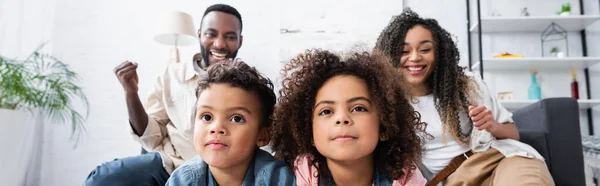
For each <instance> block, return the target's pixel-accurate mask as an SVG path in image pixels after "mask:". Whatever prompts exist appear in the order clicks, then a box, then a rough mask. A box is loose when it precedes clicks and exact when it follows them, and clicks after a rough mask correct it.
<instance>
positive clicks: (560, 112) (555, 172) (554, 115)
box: [513, 98, 585, 185]
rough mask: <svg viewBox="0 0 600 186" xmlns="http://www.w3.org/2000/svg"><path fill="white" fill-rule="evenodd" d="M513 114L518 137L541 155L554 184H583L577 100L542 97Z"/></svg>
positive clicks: (583, 174) (583, 175)
mask: <svg viewBox="0 0 600 186" xmlns="http://www.w3.org/2000/svg"><path fill="white" fill-rule="evenodd" d="M513 114H514V115H513V119H514V121H515V124H516V125H517V128H518V129H519V135H520V136H521V140H520V141H521V142H523V143H527V144H529V145H531V146H532V147H533V148H535V149H536V150H537V151H538V152H539V153H540V154H541V155H542V156H544V158H545V159H546V164H547V165H548V169H550V173H551V174H552V178H553V179H554V182H555V183H556V185H585V173H584V166H583V149H582V145H581V130H580V128H579V105H578V103H577V100H575V99H573V98H548V99H543V100H541V101H538V102H536V103H534V104H532V105H529V106H527V107H525V108H522V109H520V110H517V111H515V112H514V113H513Z"/></svg>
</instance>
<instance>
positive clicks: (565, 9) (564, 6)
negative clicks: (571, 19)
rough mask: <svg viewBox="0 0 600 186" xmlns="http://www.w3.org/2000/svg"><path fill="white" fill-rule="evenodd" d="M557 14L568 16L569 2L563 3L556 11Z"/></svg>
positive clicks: (569, 11) (569, 13) (569, 10)
mask: <svg viewBox="0 0 600 186" xmlns="http://www.w3.org/2000/svg"><path fill="white" fill-rule="evenodd" d="M556 14H557V15H560V16H570V15H571V3H570V2H567V3H563V4H562V6H561V10H560V11H558V12H556Z"/></svg>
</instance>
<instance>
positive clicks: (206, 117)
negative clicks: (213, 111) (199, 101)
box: [200, 114, 212, 121]
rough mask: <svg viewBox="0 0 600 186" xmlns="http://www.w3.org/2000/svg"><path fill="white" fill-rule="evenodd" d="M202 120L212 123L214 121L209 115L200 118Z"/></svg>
mask: <svg viewBox="0 0 600 186" xmlns="http://www.w3.org/2000/svg"><path fill="white" fill-rule="evenodd" d="M200 119H201V120H203V121H211V120H212V116H210V115H208V114H204V115H202V116H200Z"/></svg>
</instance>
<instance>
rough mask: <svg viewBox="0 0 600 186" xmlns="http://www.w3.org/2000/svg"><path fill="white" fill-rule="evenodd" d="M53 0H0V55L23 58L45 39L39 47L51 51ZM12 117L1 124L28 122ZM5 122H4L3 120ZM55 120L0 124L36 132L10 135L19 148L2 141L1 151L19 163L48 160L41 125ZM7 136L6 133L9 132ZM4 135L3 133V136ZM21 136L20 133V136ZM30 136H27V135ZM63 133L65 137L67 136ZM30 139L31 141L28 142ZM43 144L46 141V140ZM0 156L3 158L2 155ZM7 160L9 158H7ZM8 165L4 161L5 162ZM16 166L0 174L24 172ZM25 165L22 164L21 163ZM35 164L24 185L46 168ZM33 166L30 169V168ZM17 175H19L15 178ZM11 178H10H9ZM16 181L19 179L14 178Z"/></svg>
mask: <svg viewBox="0 0 600 186" xmlns="http://www.w3.org/2000/svg"><path fill="white" fill-rule="evenodd" d="M55 4H56V1H55V0H18V1H17V0H0V55H2V56H4V57H9V58H19V59H24V58H26V57H27V56H29V55H30V54H31V52H33V51H34V50H35V49H36V48H37V47H38V46H40V45H41V44H43V43H45V42H48V43H47V44H46V46H45V47H44V48H43V50H42V52H44V53H51V52H52V48H53V45H54V42H53V41H52V35H53V32H54V24H53V22H54V12H55ZM14 119H15V118H0V121H1V122H2V123H3V126H6V125H5V124H8V125H15V124H20V125H27V124H29V123H11V122H10V121H11V120H14ZM4 122H8V123H4ZM56 126H57V125H56V124H55V123H49V122H43V121H41V120H38V121H36V125H30V126H26V127H25V128H23V127H24V126H18V127H13V128H10V127H3V129H2V130H3V131H7V130H11V131H14V132H15V133H16V134H21V133H18V131H19V129H26V130H28V131H29V134H32V135H38V137H32V138H31V139H24V140H22V139H21V138H12V140H20V142H19V143H18V144H19V145H21V146H20V148H22V149H13V148H10V147H13V146H12V145H3V147H7V148H8V149H3V151H2V154H6V155H8V156H9V157H11V158H14V157H13V155H15V154H16V155H18V156H21V157H20V158H19V159H12V160H13V161H15V162H13V163H19V164H20V163H23V162H21V161H20V160H21V159H22V158H26V159H29V158H31V159H30V160H31V161H33V162H41V161H45V162H49V161H51V159H49V158H48V157H45V156H42V154H43V152H45V151H46V150H49V149H50V148H51V146H50V145H44V144H45V143H46V142H47V141H46V142H44V141H43V139H45V137H46V136H47V135H48V134H50V133H51V131H49V130H48V131H43V129H45V128H46V129H47V128H52V127H56ZM9 136H10V135H9ZM4 137H7V136H4ZM21 137H22V136H21ZM30 137H31V136H30ZM67 137H68V136H66V137H65V138H67ZM4 139H6V138H4ZM30 142H34V143H35V144H33V146H32V145H30V144H29V143H30ZM0 143H2V144H5V143H15V142H14V141H10V140H3V141H0ZM46 144H47V143H46ZM22 152H28V154H20V153H22ZM2 158H3V159H4V158H7V157H6V156H2ZM9 161H10V159H9ZM7 166H8V165H7ZM20 166H21V168H19V169H7V170H4V171H2V174H4V176H15V177H19V176H20V175H22V174H24V173H25V172H20V171H25V169H27V168H28V167H26V164H20ZM23 166H25V167H23ZM32 167H34V168H37V170H34V171H32V172H29V173H28V177H31V179H29V180H27V182H26V185H31V184H33V185H38V183H37V181H39V180H40V179H41V178H40V177H41V176H42V175H40V174H39V173H41V171H40V169H44V168H47V167H45V166H44V165H42V164H37V165H35V166H32ZM32 170H33V169H32ZM17 179H20V178H17ZM10 181H13V180H10ZM10 181H9V180H2V183H3V184H12V182H10ZM17 181H19V182H21V181H23V180H17Z"/></svg>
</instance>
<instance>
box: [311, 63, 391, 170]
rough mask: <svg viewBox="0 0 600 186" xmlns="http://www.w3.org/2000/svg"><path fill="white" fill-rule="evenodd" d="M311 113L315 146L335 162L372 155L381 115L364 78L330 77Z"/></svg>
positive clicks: (318, 93) (377, 139) (377, 137)
mask: <svg viewBox="0 0 600 186" xmlns="http://www.w3.org/2000/svg"><path fill="white" fill-rule="evenodd" d="M314 104H315V105H314V108H313V114H312V127H313V139H314V145H315V147H316V148H317V150H318V151H319V153H321V154H322V155H323V156H325V157H326V158H327V159H329V160H334V161H352V160H359V159H362V158H370V157H371V154H372V153H373V151H374V150H375V147H376V146H377V143H378V141H379V138H380V136H379V115H378V111H377V108H376V105H374V104H375V103H374V100H373V99H372V97H371V94H370V93H369V89H368V87H367V84H366V83H365V81H364V80H362V79H360V78H358V77H356V76H351V75H339V76H334V77H332V78H330V79H328V80H327V81H326V82H325V84H323V86H322V87H321V88H320V89H319V91H318V92H317V97H316V99H315V103H314Z"/></svg>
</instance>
